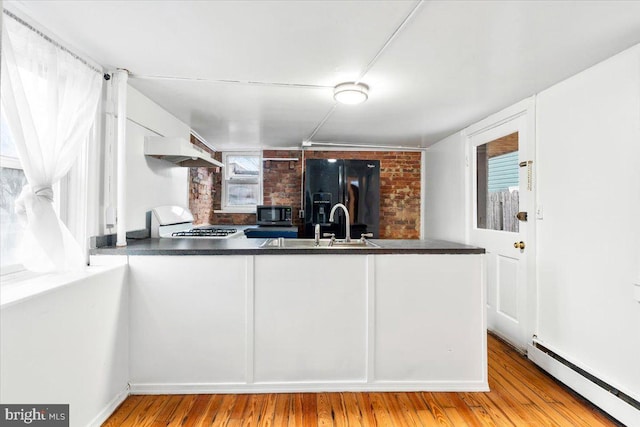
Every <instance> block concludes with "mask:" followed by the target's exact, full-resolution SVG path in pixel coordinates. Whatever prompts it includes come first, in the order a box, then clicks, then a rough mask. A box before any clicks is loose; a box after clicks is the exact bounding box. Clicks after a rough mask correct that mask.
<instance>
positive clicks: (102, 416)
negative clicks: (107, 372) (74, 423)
mask: <svg viewBox="0 0 640 427" xmlns="http://www.w3.org/2000/svg"><path fill="white" fill-rule="evenodd" d="M128 396H129V386H127V387H125V389H124V390H122V391H121V392H120V393H118V394H117V395H116V396H115V397H114V398H113V399H111V402H109V403H107V406H105V407H104V409H102V411H100V413H99V414H98V415H96V417H95V418H94V419H93V420H91V422H90V423H89V426H91V427H100V426H101V425H102V423H104V422H105V421H106V420H107V419H108V418H109V417H110V416H111V414H113V412H114V411H115V410H116V408H117V407H118V406H120V404H121V403H122V402H124V400H125V399H126V398H127V397H128Z"/></svg>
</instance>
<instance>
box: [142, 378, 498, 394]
mask: <svg viewBox="0 0 640 427" xmlns="http://www.w3.org/2000/svg"><path fill="white" fill-rule="evenodd" d="M358 391H359V392H367V391H370V392H385V391H386V392H391V391H394V392H405V391H406V392H410V391H428V392H439V391H441V392H484V391H489V384H488V383H487V382H483V381H468V382H464V381H458V382H444V381H442V382H440V381H429V382H413V381H411V382H409V381H407V382H402V381H400V382H397V381H394V382H385V381H378V382H371V383H367V382H350V383H349V382H317V383H309V382H305V383H294V382H286V383H252V384H247V383H224V384H221V383H132V384H131V394H218V393H224V394H226V393H314V392H315V393H317V392H358Z"/></svg>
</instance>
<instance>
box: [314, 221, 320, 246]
mask: <svg viewBox="0 0 640 427" xmlns="http://www.w3.org/2000/svg"><path fill="white" fill-rule="evenodd" d="M313 242H314V243H315V244H316V246H320V224H319V223H318V224H316V229H315V233H314V234H313Z"/></svg>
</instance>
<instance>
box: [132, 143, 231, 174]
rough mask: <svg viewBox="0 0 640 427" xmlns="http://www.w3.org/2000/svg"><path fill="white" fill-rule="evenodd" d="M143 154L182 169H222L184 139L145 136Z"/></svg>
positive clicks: (205, 153)
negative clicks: (182, 167)
mask: <svg viewBox="0 0 640 427" xmlns="http://www.w3.org/2000/svg"><path fill="white" fill-rule="evenodd" d="M144 154H145V155H146V156H151V157H155V158H156V159H162V160H166V161H169V162H171V163H175V164H176V165H178V166H184V167H190V168H191V167H205V168H218V167H224V165H223V164H222V163H220V162H219V161H217V160H216V159H214V158H213V157H211V155H210V154H209V153H207V152H206V151H204V150H203V149H201V148H199V147H196V146H195V145H193V144H192V143H190V142H189V141H187V140H186V139H184V138H179V137H177V138H165V137H161V136H147V137H145V139H144Z"/></svg>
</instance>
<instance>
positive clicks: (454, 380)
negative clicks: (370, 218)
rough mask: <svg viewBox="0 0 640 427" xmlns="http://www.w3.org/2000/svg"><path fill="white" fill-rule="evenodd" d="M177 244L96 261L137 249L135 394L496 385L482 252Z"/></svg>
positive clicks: (439, 246)
mask: <svg viewBox="0 0 640 427" xmlns="http://www.w3.org/2000/svg"><path fill="white" fill-rule="evenodd" d="M152 240H153V239H152ZM172 242H173V243H171V242H168V243H165V241H162V240H157V241H156V242H155V243H154V242H152V243H150V244H149V243H148V244H147V245H146V246H145V244H138V245H137V246H136V245H132V246H130V247H128V248H127V249H115V248H114V249H109V248H107V249H101V250H96V251H94V255H93V256H92V262H94V263H102V262H106V261H107V260H108V258H109V257H110V255H116V254H126V255H127V258H128V264H129V276H128V277H129V279H128V286H129V295H130V304H129V307H130V313H129V318H130V326H129V327H130V383H131V391H132V392H133V393H145V394H147V393H219V392H293V391H337V390H345V391H347V390H353V391H356V390H370V391H394V390H398V391H400V390H425V391H485V390H488V385H487V355H486V354H487V350H486V329H485V302H484V295H485V290H484V283H483V268H484V267H483V265H484V255H483V252H484V251H483V250H482V249H479V248H472V247H469V246H464V245H455V244H452V243H449V242H433V241H432V242H429V241H426V242H425V241H385V240H378V241H376V243H378V244H380V246H381V247H380V248H363V249H355V250H347V251H340V250H332V249H326V250H315V251H314V250H292V249H290V250H287V251H282V250H281V249H265V248H258V246H257V243H259V241H258V242H256V241H253V240H249V241H247V240H243V241H236V242H232V243H219V242H211V241H208V242H206V243H204V242H192V243H179V242H176V240H174V239H172ZM167 245H168V246H167ZM206 248H209V249H208V250H207V249H206ZM412 248H413V249H412Z"/></svg>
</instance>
